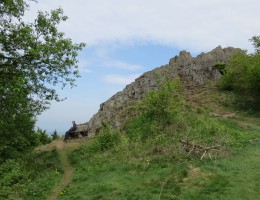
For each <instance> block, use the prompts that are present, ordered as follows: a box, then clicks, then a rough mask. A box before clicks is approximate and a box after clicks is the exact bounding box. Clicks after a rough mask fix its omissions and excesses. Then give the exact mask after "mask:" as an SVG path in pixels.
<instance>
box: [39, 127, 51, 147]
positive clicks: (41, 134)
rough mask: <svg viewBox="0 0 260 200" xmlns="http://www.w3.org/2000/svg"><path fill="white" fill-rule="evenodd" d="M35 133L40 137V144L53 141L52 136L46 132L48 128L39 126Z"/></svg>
mask: <svg viewBox="0 0 260 200" xmlns="http://www.w3.org/2000/svg"><path fill="white" fill-rule="evenodd" d="M35 134H36V136H37V139H38V145H42V144H43V145H44V144H48V143H50V142H51V141H52V138H51V137H50V136H49V135H48V134H47V133H46V130H42V129H40V128H38V129H37V131H36V132H35Z"/></svg>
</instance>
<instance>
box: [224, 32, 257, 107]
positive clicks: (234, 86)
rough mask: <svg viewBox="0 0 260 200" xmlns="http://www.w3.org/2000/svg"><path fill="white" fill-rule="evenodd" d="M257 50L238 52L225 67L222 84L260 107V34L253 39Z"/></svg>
mask: <svg viewBox="0 0 260 200" xmlns="http://www.w3.org/2000/svg"><path fill="white" fill-rule="evenodd" d="M250 41H252V43H253V46H254V47H255V52H254V53H252V54H247V52H246V51H242V52H240V53H238V54H236V55H235V56H234V57H233V58H232V59H231V60H230V62H229V63H228V65H227V66H226V67H225V74H224V76H223V77H222V79H221V82H220V86H221V87H222V88H223V89H227V90H233V91H235V92H237V93H239V94H242V95H243V97H247V99H252V102H253V104H252V105H253V106H256V108H257V107H258V109H259V108H260V107H259V105H260V36H254V37H252V39H250Z"/></svg>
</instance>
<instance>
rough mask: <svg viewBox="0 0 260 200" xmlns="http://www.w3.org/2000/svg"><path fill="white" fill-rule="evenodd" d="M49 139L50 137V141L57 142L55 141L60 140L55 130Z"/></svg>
mask: <svg viewBox="0 0 260 200" xmlns="http://www.w3.org/2000/svg"><path fill="white" fill-rule="evenodd" d="M51 137H52V140H57V139H59V138H60V136H59V134H58V132H57V130H56V129H55V130H54V131H53V133H52V134H51Z"/></svg>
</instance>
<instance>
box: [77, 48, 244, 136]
mask: <svg viewBox="0 0 260 200" xmlns="http://www.w3.org/2000/svg"><path fill="white" fill-rule="evenodd" d="M238 51H240V49H237V48H233V47H228V48H224V49H222V48H221V47H220V46H218V47H217V48H215V49H213V50H212V51H210V52H209V53H201V54H200V55H198V56H197V57H195V58H193V57H192V56H191V54H190V53H189V52H186V51H181V52H180V54H179V56H175V57H173V58H172V59H170V62H169V64H168V65H165V66H162V67H159V68H156V69H154V70H152V71H149V72H146V73H144V74H143V75H141V76H140V77H139V78H137V79H136V80H135V81H134V82H133V83H131V84H129V85H127V86H126V87H125V89H124V90H122V91H121V92H118V93H116V94H115V95H113V96H112V97H111V98H110V99H108V100H107V101H106V102H104V103H102V104H101V105H100V109H99V111H98V112H97V113H96V114H95V115H94V116H93V117H92V118H91V119H90V121H89V122H87V123H84V124H81V126H82V127H84V130H86V131H87V132H88V135H89V136H92V135H93V134H95V133H96V132H98V131H99V130H100V129H101V128H102V126H103V125H104V123H110V124H111V125H112V126H114V127H120V126H121V122H122V119H123V118H126V117H127V116H126V115H123V114H122V112H121V111H122V110H123V109H124V108H125V107H126V106H127V105H129V104H131V103H132V102H135V101H137V100H139V99H140V98H142V97H143V96H144V95H145V94H147V93H148V92H149V91H151V90H154V89H157V88H158V84H157V79H158V76H160V75H163V74H165V73H167V74H168V75H169V76H170V78H174V77H177V76H178V77H180V78H181V79H182V80H183V82H184V85H185V86H186V88H187V89H189V88H193V87H197V86H203V85H204V84H205V81H206V80H217V79H219V78H220V76H221V74H220V72H219V71H218V69H216V68H214V65H216V63H226V62H228V60H229V59H230V58H231V56H232V55H234V54H235V53H237V52H238Z"/></svg>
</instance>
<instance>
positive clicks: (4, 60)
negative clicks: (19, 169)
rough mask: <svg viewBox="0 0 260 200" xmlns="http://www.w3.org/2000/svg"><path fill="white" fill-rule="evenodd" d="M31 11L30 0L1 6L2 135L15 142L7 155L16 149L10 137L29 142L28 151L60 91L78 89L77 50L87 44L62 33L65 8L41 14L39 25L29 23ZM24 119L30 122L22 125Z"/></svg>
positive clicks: (14, 0) (8, 1)
mask: <svg viewBox="0 0 260 200" xmlns="http://www.w3.org/2000/svg"><path fill="white" fill-rule="evenodd" d="M28 9H29V6H28V1H26V0H3V1H1V2H0V113H1V115H0V137H1V140H2V138H4V140H8V141H9V143H8V142H7V141H6V142H1V143H0V156H1V157H2V152H3V149H6V148H7V147H10V145H13V147H14V148H15V145H16V144H17V143H15V144H14V143H13V142H12V141H11V140H12V139H11V138H12V137H11V138H10V136H11V135H12V136H13V137H14V138H15V137H16V136H17V135H18V132H19V134H21V137H24V140H25V141H26V142H24V146H23V147H24V148H25V149H26V148H27V147H28V146H30V145H31V144H30V142H29V140H30V139H31V136H32V135H31V133H32V130H33V128H34V124H35V120H34V119H35V117H36V116H37V115H38V114H40V113H41V112H42V111H44V110H46V109H47V108H48V106H49V105H50V102H51V101H52V100H56V101H60V100H61V99H60V97H59V95H58V93H57V91H56V89H55V88H56V87H57V86H60V87H62V88H64V87H65V86H67V85H70V86H71V87H73V86H75V79H76V78H78V77H79V71H78V66H77V63H78V60H77V55H78V54H77V52H78V51H80V50H82V48H83V47H84V46H85V44H84V43H80V44H74V43H73V42H72V40H71V39H69V38H65V36H64V33H62V32H59V31H58V28H57V26H58V24H60V23H61V22H63V21H66V20H67V17H66V16H64V15H63V10H62V9H61V8H59V9H56V10H53V11H51V12H50V13H47V12H38V16H37V18H36V19H35V21H34V22H25V21H24V20H23V15H24V13H25V12H26V11H27V10H28ZM22 118H24V119H27V120H23V123H20V122H19V120H20V119H22ZM27 133H28V135H27ZM27 136H28V137H27ZM3 143H4V144H3Z"/></svg>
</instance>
